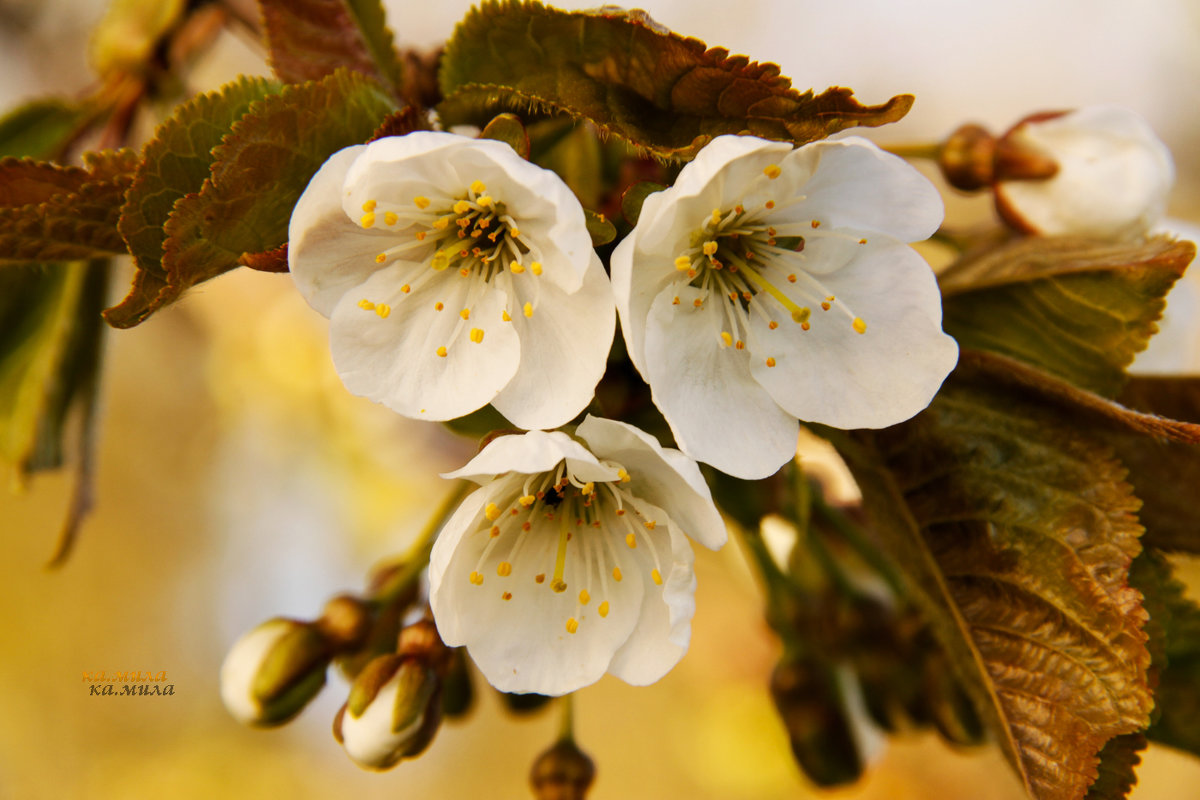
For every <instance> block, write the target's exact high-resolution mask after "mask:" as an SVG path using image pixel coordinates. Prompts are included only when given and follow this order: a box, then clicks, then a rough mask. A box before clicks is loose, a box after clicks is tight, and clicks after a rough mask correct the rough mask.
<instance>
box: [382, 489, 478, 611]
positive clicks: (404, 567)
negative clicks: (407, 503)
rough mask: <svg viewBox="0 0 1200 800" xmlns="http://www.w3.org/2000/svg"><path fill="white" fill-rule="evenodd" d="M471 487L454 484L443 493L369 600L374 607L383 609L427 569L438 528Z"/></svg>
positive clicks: (440, 527)
mask: <svg viewBox="0 0 1200 800" xmlns="http://www.w3.org/2000/svg"><path fill="white" fill-rule="evenodd" d="M473 488H474V487H473V485H472V484H471V483H469V482H468V481H459V482H458V483H457V484H455V486H454V490H453V491H451V492H450V493H449V494H447V495H446V497H445V498H444V499H443V500H442V502H441V504H439V505H438V507H437V508H436V509H435V510H434V512H433V514H432V515H431V516H430V517H429V521H428V522H427V523H425V527H424V528H423V529H422V530H421V533H420V534H419V535H418V536H417V540H416V541H415V542H413V544H412V547H410V548H409V550H408V552H407V553H405V555H404V557H403V558H402V559H401V561H400V568H399V569H397V570H396V571H395V572H394V573H393V574H392V575H391V576H389V577H388V579H387V581H386V582H384V584H383V585H382V586H380V587H379V588H378V589H377V590H376V591H375V592H374V593H373V594H372V597H371V599H372V600H373V601H374V602H375V603H376V604H378V605H380V606H386V605H389V604H390V603H392V602H394V601H395V600H396V599H397V598H399V597H400V596H401V595H403V594H404V592H405V590H406V589H408V587H409V586H410V585H411V584H412V582H413V581H415V580H416V579H417V577H418V576H419V575H420V574H421V570H423V569H425V567H426V566H428V564H429V555H430V553H431V552H433V543H434V541H436V540H437V535H438V533H439V532H440V531H441V530H442V526H443V525H444V524H446V520H447V519H449V518H450V515H451V514H452V513H454V510H455V509H456V508H458V504H459V503H461V502H462V499H463V498H464V497H466V496H467V494H468V493H470V491H471V490H472V489H473Z"/></svg>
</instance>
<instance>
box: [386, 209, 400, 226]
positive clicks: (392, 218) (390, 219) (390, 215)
mask: <svg viewBox="0 0 1200 800" xmlns="http://www.w3.org/2000/svg"><path fill="white" fill-rule="evenodd" d="M399 221H400V218H399V217H398V216H396V212H395V211H385V212H384V214H383V224H384V225H395V224H396V223H397V222H399Z"/></svg>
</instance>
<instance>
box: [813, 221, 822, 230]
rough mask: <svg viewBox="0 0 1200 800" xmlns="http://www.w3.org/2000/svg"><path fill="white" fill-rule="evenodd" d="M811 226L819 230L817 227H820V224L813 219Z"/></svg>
mask: <svg viewBox="0 0 1200 800" xmlns="http://www.w3.org/2000/svg"><path fill="white" fill-rule="evenodd" d="M812 226H813V227H814V228H819V227H821V223H820V222H819V221H817V220H815V219H814V220H813V221H812Z"/></svg>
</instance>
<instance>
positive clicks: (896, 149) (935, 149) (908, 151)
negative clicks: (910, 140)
mask: <svg viewBox="0 0 1200 800" xmlns="http://www.w3.org/2000/svg"><path fill="white" fill-rule="evenodd" d="M883 149H884V150H885V151H887V152H889V153H891V154H892V155H896V156H900V157H901V158H907V159H914V158H928V159H932V160H934V161H937V160H938V158H939V157H941V155H942V145H941V144H940V143H935V144H896V145H890V146H888V147H884V148H883Z"/></svg>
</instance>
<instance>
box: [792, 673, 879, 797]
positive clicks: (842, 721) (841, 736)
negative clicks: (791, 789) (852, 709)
mask: <svg viewBox="0 0 1200 800" xmlns="http://www.w3.org/2000/svg"><path fill="white" fill-rule="evenodd" d="M840 695H841V692H840V690H839V688H838V686H837V680H836V677H835V676H834V675H833V673H832V671H831V670H829V669H828V668H827V667H826V666H825V665H823V664H819V663H817V662H814V661H812V660H797V659H788V658H785V659H784V660H782V661H780V662H779V664H778V665H777V666H776V667H775V671H774V672H773V673H772V674H771V697H772V698H773V699H774V700H775V706H776V708H778V710H779V716H780V718H781V719H782V720H783V725H784V727H785V728H787V732H788V739H789V740H790V742H791V745H792V754H793V755H794V756H795V758H796V762H797V763H798V764H799V765H800V767H801V768H802V769H803V770H804V772H805V774H806V775H808V777H809V778H811V779H812V780H813V781H814V782H815V783H817V784H818V785H820V786H840V785H843V784H846V783H850V782H852V781H854V780H857V779H858V777H859V775H861V774H862V770H863V759H862V756H861V754H860V753H859V749H858V743H857V742H856V741H855V737H854V732H853V730H852V729H851V727H850V725H851V723H850V721H849V720H848V719H847V716H846V714H845V711H844V709H843V708H842V705H841V700H840Z"/></svg>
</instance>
